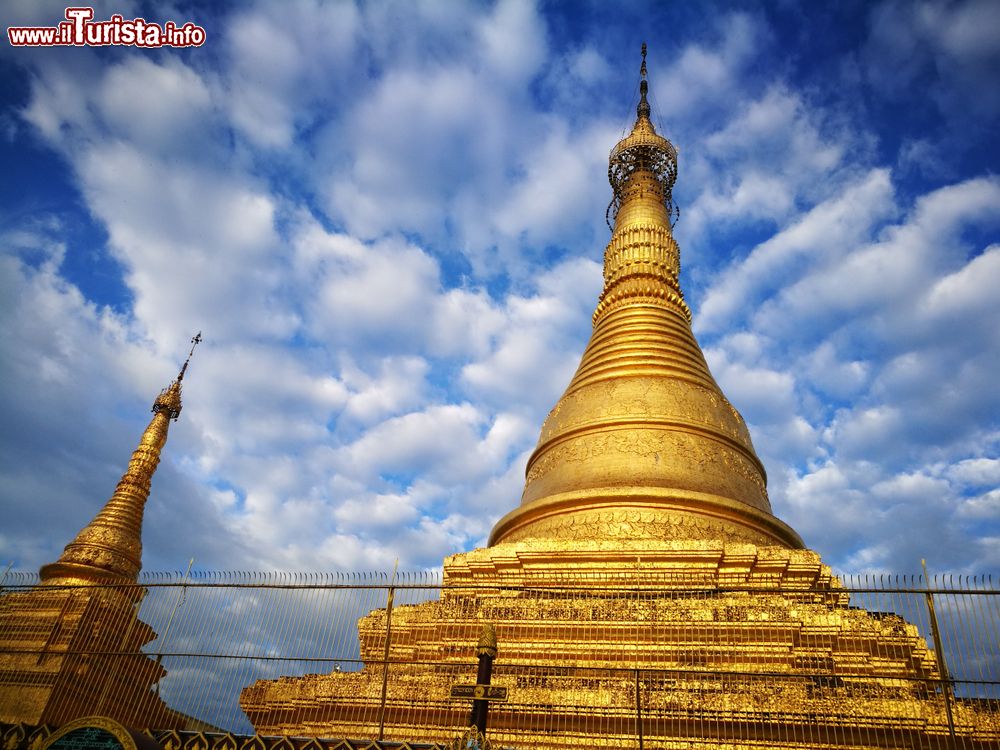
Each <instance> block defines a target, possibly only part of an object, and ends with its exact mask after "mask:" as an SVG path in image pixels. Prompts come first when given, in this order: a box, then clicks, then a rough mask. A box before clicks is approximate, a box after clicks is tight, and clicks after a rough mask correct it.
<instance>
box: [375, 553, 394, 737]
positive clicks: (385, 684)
mask: <svg viewBox="0 0 1000 750" xmlns="http://www.w3.org/2000/svg"><path fill="white" fill-rule="evenodd" d="M397 568H399V558H398V557H397V558H396V564H395V565H393V566H392V580H391V581H389V593H388V595H387V596H386V600H385V648H384V649H383V650H382V700H381V701H380V702H379V709H378V739H379V742H381V741H382V740H383V739H385V737H384V736H383V735H384V734H385V699H386V694H387V692H388V689H389V645H390V640H391V638H392V601H393V599H395V597H396V570H397Z"/></svg>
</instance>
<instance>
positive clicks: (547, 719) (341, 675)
mask: <svg viewBox="0 0 1000 750" xmlns="http://www.w3.org/2000/svg"><path fill="white" fill-rule="evenodd" d="M641 72H642V77H641V84H640V92H641V96H640V101H639V105H638V108H637V117H636V121H635V124H634V127H633V128H632V131H631V132H630V133H629V134H628V135H627V136H626V137H625V138H624V139H623V140H622V141H620V142H619V143H618V144H617V145H616V146H615V148H614V149H613V150H612V152H611V155H610V162H609V170H608V176H609V179H610V182H611V187H612V191H613V200H612V203H611V206H610V207H609V213H608V217H609V223H613V231H612V236H611V240H610V242H609V243H608V246H607V249H606V250H605V253H604V290H603V292H602V294H601V296H600V299H599V301H598V303H597V309H596V311H595V313H594V329H593V335H592V336H591V339H590V342H589V344H588V345H587V348H586V351H585V352H584V354H583V358H582V361H581V363H580V366H579V368H578V370H577V371H576V374H575V375H574V377H573V379H572V381H571V382H570V384H569V387H568V388H567V389H566V392H565V393H564V394H563V396H562V398H560V399H559V401H558V403H557V404H556V406H555V408H554V409H553V410H552V412H551V413H550V414H549V416H548V418H547V419H546V420H545V423H544V425H543V427H542V431H541V436H540V438H539V442H538V446H537V448H536V449H535V451H534V453H533V454H532V455H531V457H530V459H529V461H528V464H527V475H526V482H525V488H524V493H523V496H522V498H521V503H520V505H519V506H518V507H517V508H516V509H514V510H513V511H511V512H510V513H508V514H507V515H506V516H504V517H503V518H501V519H500V521H499V522H497V524H496V526H495V527H494V529H493V532H492V534H491V536H490V545H489V546H488V547H486V548H483V549H477V550H474V551H472V552H468V553H463V554H458V555H454V556H452V557H449V558H447V559H446V560H445V562H444V586H443V587H442V590H441V598H440V600H439V601H429V602H425V603H422V604H416V605H411V606H402V607H401V606H396V607H395V608H394V609H389V608H387V609H383V610H376V611H373V612H371V613H370V614H368V615H367V616H365V617H363V618H362V619H361V620H360V622H359V634H360V644H361V645H360V656H361V659H362V660H363V661H364V662H365V664H366V666H365V667H364V668H363V669H361V671H358V672H350V673H348V672H333V673H328V674H314V675H306V676H303V677H282V678H279V679H275V680H260V681H258V682H257V683H255V684H254V685H252V686H250V687H247V688H246V689H245V690H243V692H242V695H241V700H240V704H241V706H242V708H243V710H244V711H245V713H246V715H247V716H248V717H249V719H250V721H251V722H252V723H253V725H254V728H255V730H256V731H257V732H258V734H260V735H286V736H318V737H369V738H372V737H378V738H380V739H381V738H383V737H384V738H386V739H397V740H404V739H405V740H410V741H414V740H421V741H437V742H440V741H445V740H447V739H448V738H450V737H451V736H453V734H454V727H455V726H456V725H458V726H461V725H462V722H463V721H464V718H463V714H467V710H468V709H467V707H466V706H462V705H457V704H456V703H455V701H450V700H449V689H450V687H451V686H452V685H453V684H454V683H455V682H456V681H461V679H460V678H462V677H463V676H464V678H465V679H466V680H468V679H469V678H470V675H469V674H468V673H467V669H468V664H469V661H470V653H471V652H470V649H469V645H470V644H474V643H475V642H476V639H477V637H478V634H479V630H480V627H481V626H482V624H484V623H493V624H495V625H496V635H497V641H498V644H499V651H500V656H499V657H498V660H497V666H496V671H495V673H494V683H495V684H497V685H501V686H506V687H508V688H509V692H510V702H509V703H506V704H502V705H499V704H498V706H496V707H495V708H494V709H493V710H492V712H491V720H490V737H491V739H492V740H493V742H494V743H495V744H499V745H509V746H513V747H519V748H532V749H536V748H570V747H589V748H621V747H643V746H645V747H658V748H714V749H720V748H746V747H756V748H827V747H848V746H850V747H854V748H867V747H907V748H911V747H952V746H957V745H952V744H950V743H949V740H948V739H947V738H948V737H949V735H951V736H956V733H957V736H962V737H965V738H966V739H967V740H968V741H969V744H967V745H964V744H963V745H962V746H968V747H989V746H994V747H995V746H996V745H994V744H992V743H993V742H996V741H997V738H998V737H1000V730H998V727H997V718H996V716H995V715H994V714H989V715H987V714H986V713H983V712H982V711H981V709H980V708H979V707H976V706H974V705H972V703H963V702H962V701H958V700H952V701H942V700H941V688H940V685H941V684H942V680H941V678H942V670H940V669H939V666H938V663H937V659H936V657H935V653H934V651H933V650H932V649H931V648H929V646H928V642H927V641H926V640H925V639H924V638H923V637H922V636H921V635H920V634H919V633H918V631H917V629H916V627H914V626H913V625H911V624H909V623H907V622H905V621H904V620H903V618H901V617H899V616H898V615H896V614H892V613H885V612H880V613H870V612H867V611H864V610H861V609H857V608H854V607H851V606H850V605H849V594H848V592H847V591H845V590H844V589H843V588H842V587H841V585H840V583H839V581H838V580H837V579H836V578H835V577H834V576H832V575H831V572H830V570H829V569H828V568H827V567H826V566H824V565H823V564H822V563H821V561H820V559H819V556H818V555H817V554H816V553H815V552H812V551H810V550H808V549H805V548H804V544H803V542H802V540H801V539H800V538H799V536H798V535H797V534H796V533H795V531H793V530H792V529H791V528H789V526H787V525H786V524H785V523H783V522H782V521H781V520H779V519H778V518H776V517H775V516H774V514H773V513H772V511H771V506H770V503H769V500H768V497H767V490H766V477H765V472H764V467H763V466H762V464H761V462H760V460H759V459H758V457H757V455H756V453H755V451H754V448H753V445H752V443H751V440H750V435H749V432H748V431H747V427H746V424H745V423H744V421H743V419H742V417H741V416H740V414H739V413H738V412H737V411H736V409H734V408H733V406H732V405H731V404H730V403H729V401H728V400H727V399H726V397H725V395H724V394H723V393H722V391H721V390H720V388H719V386H718V384H717V383H716V382H715V380H714V379H713V377H712V375H711V373H710V372H709V368H708V366H707V364H706V362H705V358H704V356H703V354H702V352H701V349H700V348H699V346H698V343H697V341H696V340H695V338H694V335H693V333H692V330H691V322H690V321H691V314H690V311H689V309H688V307H687V305H686V304H685V301H684V296H683V294H682V292H681V288H680V284H679V274H680V253H679V249H678V246H677V243H676V241H675V240H674V237H673V233H672V223H671V220H672V217H673V213H674V205H673V200H672V188H673V186H674V181H675V178H676V175H677V153H676V150H675V149H674V147H673V145H672V144H671V143H670V141H668V140H667V139H666V138H664V137H662V136H661V135H659V134H658V133H657V132H656V129H655V128H654V126H653V123H652V122H651V120H650V106H649V103H648V99H647V82H646V66H645V49H644V50H643V64H642V71H641ZM390 632H391V638H390V639H389V642H387V638H386V635H387V633H390ZM390 663H391V669H390V668H389V666H388V665H389V664H390ZM463 670H466V671H463ZM945 689H947V688H945ZM380 702H381V704H382V705H383V706H384V707H385V708H384V710H383V711H381V712H380V713H379V714H378V715H376V714H374V713H373V712H371V711H370V710H367V707H370V706H372V705H378V704H379V703H380ZM637 735H638V736H637ZM984 738H985V739H984ZM637 740H638V744H637ZM644 741H645V745H644V744H643V743H644ZM980 743H984V744H980Z"/></svg>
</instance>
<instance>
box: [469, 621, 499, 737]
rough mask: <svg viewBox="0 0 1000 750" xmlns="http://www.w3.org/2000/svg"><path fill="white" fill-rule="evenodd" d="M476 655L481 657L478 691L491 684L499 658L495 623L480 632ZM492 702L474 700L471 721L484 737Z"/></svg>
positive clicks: (484, 627) (477, 683) (478, 672)
mask: <svg viewBox="0 0 1000 750" xmlns="http://www.w3.org/2000/svg"><path fill="white" fill-rule="evenodd" d="M476 655H477V656H478V657H479V670H478V671H477V672H476V691H477V692H478V691H479V690H480V689H481V687H480V686H482V685H489V684H490V680H491V679H492V678H493V660H494V659H496V658H497V631H496V628H495V627H494V626H493V625H483V629H482V631H481V632H480V634H479V643H478V644H476ZM489 710H490V702H489V701H487V700H480V699H477V700H474V701H473V702H472V715H471V716H470V717H469V723H470V724H472V725H474V726H475V727H476V731H478V732H479V734H481V735H482V736H483V737H485V736H486V719H487V716H488V715H489Z"/></svg>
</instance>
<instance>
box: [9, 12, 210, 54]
mask: <svg viewBox="0 0 1000 750" xmlns="http://www.w3.org/2000/svg"><path fill="white" fill-rule="evenodd" d="M93 18H94V9H93V8H67V9H66V20H65V21H60V22H59V25H58V26H8V27H7V39H9V40H10V43H11V46H14V47H84V46H94V47H103V46H107V45H114V44H120V45H125V46H132V47H200V46H201V45H203V44H204V43H205V29H203V28H202V27H201V26H196V25H195V24H193V23H191V22H190V21H188V22H187V23H185V24H183V25H181V26H178V25H177V24H176V23H174V22H173V21H167V22H166V23H164V24H163V25H162V26H161V25H160V24H158V23H153V22H148V21H146V19H144V18H132V19H125V18H124V17H122V16H120V15H118V14H117V13H116V14H115V15H113V16H111V18H110V19H108V20H107V21H94V20H92V19H93Z"/></svg>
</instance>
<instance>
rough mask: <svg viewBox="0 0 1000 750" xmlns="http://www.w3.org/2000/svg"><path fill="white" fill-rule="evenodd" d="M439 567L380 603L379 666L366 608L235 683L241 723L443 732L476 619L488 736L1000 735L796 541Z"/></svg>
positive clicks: (546, 552)
mask: <svg viewBox="0 0 1000 750" xmlns="http://www.w3.org/2000/svg"><path fill="white" fill-rule="evenodd" d="M444 573H445V581H444V587H443V590H442V594H441V599H440V601H429V602H426V603H423V604H418V605H412V606H399V607H395V608H394V609H392V611H391V627H390V632H391V637H390V646H389V649H388V657H389V666H388V669H387V670H385V671H384V670H383V666H382V661H383V659H384V655H385V653H386V650H385V635H386V629H387V622H386V620H387V611H386V610H377V611H374V612H372V613H370V614H369V615H367V616H366V617H364V618H362V619H361V620H360V622H359V632H360V641H361V658H362V659H363V660H364V662H365V664H366V666H365V667H364V668H363V669H362V670H361V671H358V672H336V673H332V674H325V675H307V676H305V677H300V678H280V679H278V680H267V681H265V680H262V681H258V682H257V683H256V684H254V685H253V686H250V687H248V688H246V689H245V690H244V691H243V693H242V696H241V701H240V702H241V706H242V707H243V709H244V711H245V712H246V714H247V716H248V717H249V718H250V721H251V722H252V723H253V725H254V727H255V729H256V731H257V732H258V734H262V735H264V734H275V735H286V736H318V737H368V738H375V737H379V736H380V733H381V736H382V737H384V738H385V739H397V740H409V741H425V742H442V741H446V740H448V739H450V738H452V737H454V736H455V734H456V732H457V731H459V730H460V728H461V727H463V726H465V725H466V724H467V722H468V714H469V705H468V703H467V702H461V701H455V700H452V699H450V698H449V692H450V689H451V687H452V685H454V684H456V683H473V682H475V668H474V665H475V663H476V658H475V652H474V647H475V644H476V641H477V638H478V636H479V631H480V628H481V627H482V625H483V624H484V623H493V624H495V625H496V633H497V641H498V647H499V656H498V657H497V660H496V663H495V667H494V678H493V684H495V685H502V686H506V687H507V688H508V690H509V700H508V701H507V702H505V703H495V704H493V705H492V707H491V711H490V719H489V732H488V735H489V737H490V738H491V740H492V741H493V743H494V746H505V747H507V746H509V747H516V748H524V749H525V750H527V749H528V748H530V749H531V750H542V749H544V748H553V749H554V748H571V747H588V748H609V749H610V748H625V747H639V746H640V744H639V743H640V740H639V737H640V735H641V736H642V747H644V748H654V747H655V748H688V749H694V748H713V749H714V750H718V749H720V748H747V747H761V748H764V747H767V748H826V747H831V748H832V747H853V748H868V747H871V748H875V747H900V748H904V747H905V748H918V747H919V748H925V747H984V748H985V747H1000V714H998V713H997V712H996V710H995V708H996V707H995V706H993V707H992V709H991V707H990V705H988V704H986V703H985V702H982V701H979V702H974V701H963V700H961V699H956V698H955V697H954V696H951V695H948V696H946V695H945V693H944V686H943V683H942V682H941V681H940V677H941V675H940V672H939V670H938V668H937V663H936V659H935V656H934V652H933V650H931V649H930V648H929V647H928V642H927V641H926V640H925V639H924V637H922V636H921V634H920V633H918V632H917V629H916V628H915V627H914V626H913V625H910V624H908V623H907V622H905V621H904V620H903V619H902V618H901V617H900V616H898V615H896V614H892V613H879V612H867V611H864V610H861V609H857V608H852V607H851V606H850V605H849V594H848V592H847V591H846V590H845V589H843V588H842V587H841V585H840V583H839V582H838V581H837V579H836V578H835V577H833V576H832V575H831V573H830V571H829V569H828V568H827V567H826V566H824V565H822V563H821V562H820V560H819V556H818V555H816V554H815V553H814V552H811V551H809V550H790V549H785V548H780V547H757V546H755V545H752V544H740V543H732V542H720V541H706V540H691V541H674V542H659V543H657V542H650V541H648V540H643V541H641V542H635V543H634V544H630V543H628V542H622V541H621V540H614V541H613V542H612V541H608V542H601V541H587V540H565V541H555V540H545V539H541V540H537V539H536V540H530V541H521V542H515V543H502V544H499V545H496V546H493V547H489V548H485V549H479V550H475V551H473V552H469V553H465V554H459V555H454V556H452V557H450V558H448V559H447V560H446V561H445V565H444ZM383 678H384V683H383ZM383 684H384V690H385V699H384V701H383V699H382V694H383V693H382V691H383ZM637 695H638V698H637ZM946 698H947V701H946ZM383 705H384V709H383V708H382V706H383ZM948 707H950V709H951V725H952V726H953V729H952V728H950V727H949V718H948V711H947V708H948ZM952 731H953V732H954V733H955V736H956V737H958V738H960V742H961V744H957V745H956V744H955V740H954V739H951V733H952Z"/></svg>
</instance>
